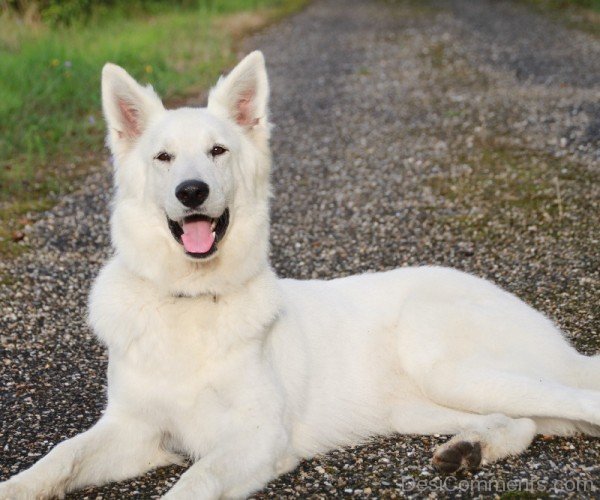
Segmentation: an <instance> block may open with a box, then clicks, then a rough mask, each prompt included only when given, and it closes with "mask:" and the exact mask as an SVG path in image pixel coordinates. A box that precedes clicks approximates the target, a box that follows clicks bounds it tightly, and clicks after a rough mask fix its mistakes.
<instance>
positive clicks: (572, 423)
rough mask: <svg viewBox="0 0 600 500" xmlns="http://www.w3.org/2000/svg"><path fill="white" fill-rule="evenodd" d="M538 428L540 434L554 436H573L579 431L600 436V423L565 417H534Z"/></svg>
mask: <svg viewBox="0 0 600 500" xmlns="http://www.w3.org/2000/svg"><path fill="white" fill-rule="evenodd" d="M533 420H534V421H535V424H536V426H537V429H538V434H548V435H552V436H573V435H575V434H577V433H582V434H587V435H588V436H594V437H600V425H594V424H589V423H587V422H582V421H580V420H579V421H578V420H567V419H564V418H539V417H536V418H534V419H533Z"/></svg>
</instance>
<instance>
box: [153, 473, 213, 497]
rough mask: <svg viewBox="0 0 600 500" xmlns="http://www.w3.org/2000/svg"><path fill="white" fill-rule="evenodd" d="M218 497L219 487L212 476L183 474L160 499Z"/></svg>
mask: <svg viewBox="0 0 600 500" xmlns="http://www.w3.org/2000/svg"><path fill="white" fill-rule="evenodd" d="M188 472H190V471H188ZM219 497H221V489H220V487H219V484H218V482H217V481H216V480H215V479H214V478H213V477H211V476H209V475H204V474H202V475H199V476H194V475H192V474H190V475H188V476H186V474H184V475H183V476H182V477H181V479H179V481H177V482H176V483H175V486H173V487H172V488H171V489H170V490H169V491H167V493H166V494H165V495H164V496H163V497H162V498H161V500H215V499H217V498H219Z"/></svg>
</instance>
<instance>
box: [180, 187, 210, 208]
mask: <svg viewBox="0 0 600 500" xmlns="http://www.w3.org/2000/svg"><path fill="white" fill-rule="evenodd" d="M175 196H177V199H178V200H179V201H180V202H181V203H183V204H184V205H185V206H186V207H189V208H196V207H197V206H199V205H202V203H204V200H206V198H208V184H206V182H202V181H184V182H182V183H181V184H179V186H177V188H176V189H175Z"/></svg>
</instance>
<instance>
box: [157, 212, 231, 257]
mask: <svg viewBox="0 0 600 500" xmlns="http://www.w3.org/2000/svg"><path fill="white" fill-rule="evenodd" d="M167 222H168V223H169V229H170V230H171V234H172V235H173V238H175V240H176V241H177V242H178V243H179V244H180V245H183V248H184V250H185V253H186V254H187V255H189V256H190V257H193V258H195V259H205V258H206V257H209V256H211V255H213V254H214V253H215V252H216V251H217V245H218V243H219V242H220V241H221V240H222V239H223V236H225V232H226V231H227V226H229V209H228V208H226V209H225V211H224V212H223V214H222V215H221V216H220V217H218V218H216V219H213V218H211V217H207V216H206V215H201V214H194V215H190V216H188V217H184V218H183V219H182V220H181V221H179V222H178V221H174V220H172V219H169V217H167Z"/></svg>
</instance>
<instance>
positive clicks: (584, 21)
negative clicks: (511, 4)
mask: <svg viewBox="0 0 600 500" xmlns="http://www.w3.org/2000/svg"><path fill="white" fill-rule="evenodd" d="M521 1H524V2H525V3H527V4H529V5H532V6H533V7H534V8H536V9H538V10H539V11H541V12H544V13H545V14H547V15H550V16H552V17H554V18H556V19H557V20H560V21H562V22H565V23H566V24H567V25H569V26H570V27H572V28H575V29H580V30H582V31H586V32H587V33H590V34H592V35H595V36H600V0H521Z"/></svg>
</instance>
